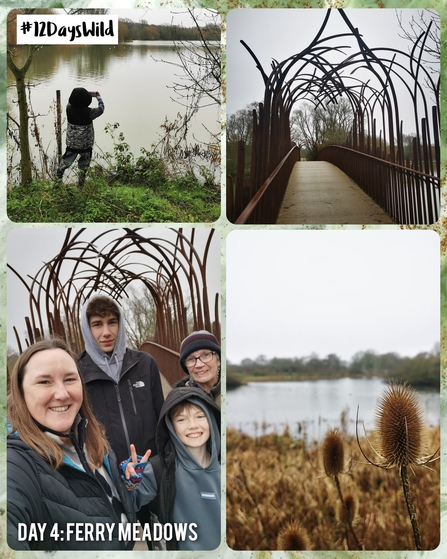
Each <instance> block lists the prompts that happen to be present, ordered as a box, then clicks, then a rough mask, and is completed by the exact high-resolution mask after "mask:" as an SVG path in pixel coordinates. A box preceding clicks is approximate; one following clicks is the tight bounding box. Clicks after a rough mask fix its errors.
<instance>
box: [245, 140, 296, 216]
mask: <svg viewBox="0 0 447 559" xmlns="http://www.w3.org/2000/svg"><path fill="white" fill-rule="evenodd" d="M299 157H300V149H299V147H298V146H297V145H294V146H293V147H292V148H291V149H290V150H289V152H288V153H287V155H286V156H285V157H284V158H283V159H282V160H281V162H280V163H279V165H278V166H277V167H276V169H275V170H274V171H273V173H272V174H271V175H270V176H269V177H268V179H267V180H266V181H265V182H264V184H262V186H261V187H260V188H259V190H258V191H257V192H256V194H255V195H254V197H253V198H252V199H251V200H250V202H249V203H248V204H247V206H246V207H245V208H244V210H243V211H242V213H241V214H240V215H239V217H237V219H235V221H234V223H235V224H236V225H243V224H245V223H262V224H269V223H270V224H272V223H276V220H277V218H278V214H279V210H280V208H281V204H282V201H283V198H284V193H285V191H286V188H287V183H288V181H289V177H290V173H291V172H292V169H293V166H294V165H295V163H296V162H297V161H299Z"/></svg>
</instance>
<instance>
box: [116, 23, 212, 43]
mask: <svg viewBox="0 0 447 559" xmlns="http://www.w3.org/2000/svg"><path fill="white" fill-rule="evenodd" d="M118 39H119V41H120V42H122V41H174V40H175V41H203V40H205V41H220V27H219V26H217V25H205V26H203V27H200V30H199V29H197V27H195V26H194V27H179V26H178V25H167V24H165V25H152V24H149V23H148V22H147V21H145V20H141V21H138V22H136V21H132V20H131V19H120V20H119V22H118Z"/></svg>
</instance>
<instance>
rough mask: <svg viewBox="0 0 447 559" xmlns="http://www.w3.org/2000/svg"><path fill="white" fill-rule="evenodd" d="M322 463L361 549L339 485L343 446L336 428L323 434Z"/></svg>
mask: <svg viewBox="0 0 447 559" xmlns="http://www.w3.org/2000/svg"><path fill="white" fill-rule="evenodd" d="M323 465H324V471H325V472H326V475H327V476H329V477H332V478H334V482H335V487H336V488H337V493H338V496H339V498H340V501H341V503H342V506H343V509H344V511H345V517H346V523H347V525H348V528H349V531H350V532H351V534H352V537H353V538H354V541H355V545H356V546H357V548H358V549H363V547H362V545H361V543H360V542H359V540H358V538H357V536H356V534H355V532H354V528H353V527H352V520H351V518H350V514H349V511H348V507H347V505H346V502H345V500H344V498H343V493H342V491H341V487H340V481H339V480H338V474H340V473H341V472H342V471H343V466H344V446H343V439H342V437H341V435H340V433H339V431H338V429H330V430H329V431H328V432H327V433H326V434H325V436H324V439H323Z"/></svg>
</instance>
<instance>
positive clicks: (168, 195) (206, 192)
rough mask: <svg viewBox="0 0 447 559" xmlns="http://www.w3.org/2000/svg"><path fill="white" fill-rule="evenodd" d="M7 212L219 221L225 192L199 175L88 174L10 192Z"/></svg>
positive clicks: (70, 218) (14, 216) (76, 218)
mask: <svg viewBox="0 0 447 559" xmlns="http://www.w3.org/2000/svg"><path fill="white" fill-rule="evenodd" d="M7 200H8V206H7V213H8V217H9V219H11V221H17V222H22V223H52V222H55V223H60V222H62V223H76V222H80V223H95V222H96V223H107V222H126V223H127V222H130V223H153V222H161V223H163V222H176V223H190V222H191V223H194V222H214V221H216V220H217V219H218V218H219V215H220V192H219V191H218V190H217V189H212V188H209V187H207V186H205V185H203V184H201V183H199V182H198V181H196V180H195V179H194V178H193V177H182V178H179V179H175V180H171V181H164V182H163V183H162V184H160V185H159V186H157V188H155V189H154V188H150V187H148V186H147V185H145V184H140V185H133V184H132V185H126V184H122V183H120V182H116V183H113V184H109V183H108V182H107V181H106V180H105V179H103V178H98V177H96V178H87V179H86V181H85V184H84V186H83V187H82V189H78V187H77V185H76V184H65V183H63V184H58V183H56V182H54V181H43V180H38V181H34V182H33V183H32V184H31V185H30V186H28V187H21V186H15V187H14V188H11V189H10V190H9V191H8V195H7Z"/></svg>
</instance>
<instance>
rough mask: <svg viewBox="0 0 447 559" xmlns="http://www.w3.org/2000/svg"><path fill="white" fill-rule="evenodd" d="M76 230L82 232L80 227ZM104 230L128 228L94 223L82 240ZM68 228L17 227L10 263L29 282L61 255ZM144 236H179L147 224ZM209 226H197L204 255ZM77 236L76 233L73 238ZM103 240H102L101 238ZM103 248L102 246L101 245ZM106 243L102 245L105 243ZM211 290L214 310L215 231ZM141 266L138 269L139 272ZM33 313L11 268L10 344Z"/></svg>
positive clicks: (197, 238)
mask: <svg viewBox="0 0 447 559" xmlns="http://www.w3.org/2000/svg"><path fill="white" fill-rule="evenodd" d="M74 231H78V229H77V228H75V229H74ZM104 231H109V233H108V234H107V235H106V236H105V237H104V238H105V239H106V240H107V242H110V241H111V240H112V239H113V238H115V237H118V236H122V234H123V233H124V231H123V230H122V229H120V228H116V234H115V233H112V228H103V227H102V228H99V227H92V226H90V227H89V228H88V229H86V230H85V231H84V232H83V234H82V235H81V237H80V239H82V240H84V241H86V240H87V241H89V240H92V239H94V238H95V237H97V236H98V235H100V234H101V233H102V232H104ZM66 232H67V229H65V228H56V227H55V228H53V227H52V228H43V227H40V228H37V227H36V228H24V227H20V228H15V229H13V230H12V231H10V233H9V234H8V238H7V262H8V264H9V265H11V266H12V267H13V268H14V269H15V270H16V271H17V272H18V273H19V274H20V275H21V276H22V277H24V278H25V279H26V280H27V282H28V284H29V283H30V280H29V277H26V276H31V277H34V276H35V274H36V273H37V272H38V271H39V270H40V268H41V267H42V266H43V264H44V263H46V262H49V261H50V260H51V259H52V258H53V257H54V256H56V255H57V254H58V252H59V251H60V249H61V246H62V242H63V240H64V238H65V235H66ZM139 233H140V234H141V235H143V236H144V237H157V238H166V239H170V240H171V241H172V240H174V239H175V237H176V235H175V233H174V232H172V231H171V230H170V229H168V228H161V227H159V228H152V227H147V228H143V229H140V230H139ZM183 233H184V234H185V235H186V236H187V237H188V238H190V229H188V228H183ZM208 234H209V229H208V228H203V227H202V228H200V227H198V228H196V230H195V242H194V246H195V247H196V249H197V250H198V252H199V255H202V254H203V248H204V242H205V240H206V239H207V238H208ZM71 238H73V234H72V237H71ZM100 242H101V241H100ZM97 246H98V248H100V246H99V245H97ZM101 246H102V245H101ZM131 258H132V262H134V261H137V260H138V259H137V256H135V255H132V256H131ZM65 269H67V270H71V265H70V264H67V266H66V268H65ZM207 270H208V277H207V281H208V293H209V294H210V297H211V305H212V307H211V308H212V309H214V295H215V293H220V282H221V266H220V235H219V234H218V233H217V232H215V233H214V236H213V239H212V242H211V248H210V253H209V264H208V268H207ZM139 271H141V269H138V268H135V272H139ZM67 278H68V274H66V275H65V276H64V280H63V281H66V279H67ZM25 316H29V297H28V292H27V290H26V289H25V287H24V286H23V284H22V283H21V282H20V280H19V279H18V278H17V276H16V275H15V274H14V273H12V272H11V271H10V270H8V273H7V317H8V320H7V322H8V324H7V326H8V339H7V343H8V345H10V346H12V347H14V348H16V339H15V336H14V333H13V326H15V327H16V328H17V330H18V333H19V336H20V337H21V338H22V339H23V334H24V332H25V321H24V317H25Z"/></svg>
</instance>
